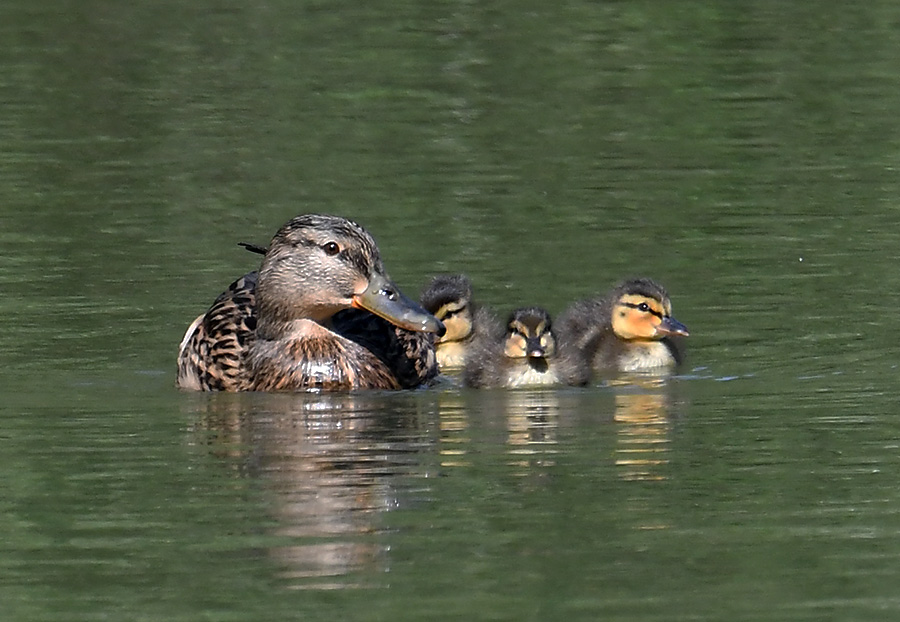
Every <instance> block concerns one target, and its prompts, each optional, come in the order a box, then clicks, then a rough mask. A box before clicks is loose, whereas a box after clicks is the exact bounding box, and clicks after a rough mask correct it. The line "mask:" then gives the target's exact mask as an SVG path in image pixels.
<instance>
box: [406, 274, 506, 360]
mask: <svg viewBox="0 0 900 622" xmlns="http://www.w3.org/2000/svg"><path fill="white" fill-rule="evenodd" d="M419 302H420V303H421V304H422V306H423V307H425V309H426V310H427V311H428V312H429V313H431V314H433V315H434V316H435V317H436V318H437V319H439V320H440V321H441V322H443V324H444V327H445V328H446V329H447V332H446V333H444V335H443V336H441V337H438V338H436V339H435V342H434V345H435V350H436V354H437V362H438V367H440V368H441V370H447V369H459V368H462V367H463V366H464V365H465V363H466V354H467V352H468V351H469V350H471V349H472V347H473V344H475V343H476V341H478V340H480V339H485V338H490V336H489V335H487V334H486V332H487V331H488V330H491V329H494V330H496V329H497V327H498V326H499V323H498V322H497V319H496V318H495V317H494V315H493V314H492V313H491V312H490V311H488V310H487V309H486V308H484V307H480V306H477V305H476V304H475V302H474V301H473V300H472V283H471V281H469V279H468V277H466V276H465V275H463V274H440V275H438V276H436V277H434V278H433V279H431V282H430V283H429V284H428V285H427V286H426V287H425V290H424V291H423V292H422V295H421V296H420V297H419ZM501 334H502V330H501ZM495 338H498V339H499V335H496V337H495Z"/></svg>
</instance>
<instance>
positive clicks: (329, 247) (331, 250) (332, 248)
mask: <svg viewBox="0 0 900 622" xmlns="http://www.w3.org/2000/svg"><path fill="white" fill-rule="evenodd" d="M322 250H323V251H325V254H326V255H337V254H338V253H340V252H341V247H340V246H338V245H337V242H326V243H325V244H323V245H322Z"/></svg>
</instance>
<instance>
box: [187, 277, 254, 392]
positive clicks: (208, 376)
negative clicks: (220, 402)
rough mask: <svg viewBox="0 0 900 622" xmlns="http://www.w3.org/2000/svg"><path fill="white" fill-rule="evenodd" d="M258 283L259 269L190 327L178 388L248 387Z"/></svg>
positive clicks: (230, 287) (236, 284)
mask: <svg viewBox="0 0 900 622" xmlns="http://www.w3.org/2000/svg"><path fill="white" fill-rule="evenodd" d="M256 283H257V273H256V272H250V273H249V274H245V275H244V276H242V277H241V278H239V279H238V280H236V281H235V282H234V283H232V284H231V285H229V286H228V289H227V290H225V291H224V292H222V294H221V295H219V297H218V298H216V300H215V302H213V304H212V306H211V307H210V308H209V311H207V312H206V313H204V314H203V315H201V316H200V317H198V318H197V319H196V320H194V322H193V323H192V324H191V325H190V327H188V329H187V332H186V333H185V334H184V339H182V341H181V347H180V349H179V351H178V379H177V384H178V386H179V387H181V388H183V389H191V390H195V391H242V390H246V388H247V386H248V384H249V379H248V378H247V375H246V371H245V369H246V368H245V366H244V357H245V355H246V352H247V349H248V347H249V346H250V343H251V342H252V341H253V339H254V336H255V334H256Z"/></svg>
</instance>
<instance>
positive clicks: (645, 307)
mask: <svg viewBox="0 0 900 622" xmlns="http://www.w3.org/2000/svg"><path fill="white" fill-rule="evenodd" d="M637 308H638V311H641V312H643V313H646V312H647V311H649V310H650V305H648V304H647V303H646V302H642V303H641V304H639V305H638V306H637Z"/></svg>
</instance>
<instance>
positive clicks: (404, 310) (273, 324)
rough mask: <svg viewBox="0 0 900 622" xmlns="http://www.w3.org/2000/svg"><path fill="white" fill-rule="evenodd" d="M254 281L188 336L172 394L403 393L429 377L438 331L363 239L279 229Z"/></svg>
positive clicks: (300, 222)
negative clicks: (177, 390) (183, 391)
mask: <svg viewBox="0 0 900 622" xmlns="http://www.w3.org/2000/svg"><path fill="white" fill-rule="evenodd" d="M247 248H248V249H250V250H253V251H254V252H264V257H263V260H262V265H261V267H260V269H259V270H258V271H254V272H250V273H249V274H245V275H244V276H242V277H241V278H239V279H238V280H236V281H235V282H234V283H232V284H231V285H230V286H229V287H228V289H227V290H226V291H225V292H223V293H222V294H221V295H220V296H219V297H218V298H216V300H215V301H214V302H213V304H212V306H211V307H210V309H209V310H208V311H207V312H206V313H204V314H202V315H200V316H199V317H197V319H196V320H194V321H193V323H191V325H190V326H189V327H188V329H187V332H186V333H185V335H184V338H183V339H182V341H181V345H180V347H179V352H178V377H177V384H178V386H179V387H181V388H184V389H191V390H199V391H283V390H303V389H316V390H323V391H333V390H349V389H401V388H412V387H416V386H419V385H421V384H424V383H427V382H429V381H430V380H432V379H433V378H434V377H435V376H436V375H437V372H438V369H437V363H436V360H435V355H434V343H433V341H434V335H442V334H443V333H444V327H443V325H442V324H441V322H440V321H438V320H437V319H436V318H435V317H434V316H432V315H431V314H430V313H428V312H426V311H425V310H424V309H422V308H421V307H420V306H419V305H417V304H416V303H415V302H413V301H412V300H410V299H408V298H407V297H406V296H404V295H403V294H402V293H401V292H400V291H399V289H397V287H396V286H395V285H394V284H393V283H392V282H391V281H390V280H389V279H388V277H387V275H386V273H385V271H384V265H383V264H382V261H381V255H380V253H379V251H378V247H377V246H376V245H375V241H374V239H372V236H371V235H370V234H369V232H368V231H366V230H365V229H363V228H362V227H361V226H360V225H358V224H356V223H355V222H352V221H350V220H347V219H344V218H340V217H337V216H327V215H319V214H309V215H304V216H298V217H296V218H294V219H292V220H290V221H289V222H288V223H286V224H285V225H283V226H282V227H281V228H280V229H279V230H278V232H277V233H276V234H275V237H274V238H272V242H271V244H270V245H269V246H268V248H266V249H263V248H262V247H255V246H253V245H247Z"/></svg>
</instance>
